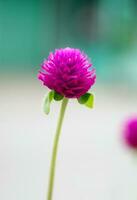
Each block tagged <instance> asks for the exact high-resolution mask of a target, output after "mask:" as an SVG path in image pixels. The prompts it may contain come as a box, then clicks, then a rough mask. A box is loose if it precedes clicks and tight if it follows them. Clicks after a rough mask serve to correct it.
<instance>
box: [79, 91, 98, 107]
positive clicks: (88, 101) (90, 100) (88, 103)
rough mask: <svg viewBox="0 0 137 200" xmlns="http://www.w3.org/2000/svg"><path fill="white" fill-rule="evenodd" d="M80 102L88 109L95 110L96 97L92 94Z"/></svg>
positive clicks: (82, 98)
mask: <svg viewBox="0 0 137 200" xmlns="http://www.w3.org/2000/svg"><path fill="white" fill-rule="evenodd" d="M78 102H79V103H80V104H83V105H85V106H87V107H88V108H93V106H94V96H93V94H91V93H88V92H87V93H86V94H84V95H82V96H81V97H80V98H78Z"/></svg>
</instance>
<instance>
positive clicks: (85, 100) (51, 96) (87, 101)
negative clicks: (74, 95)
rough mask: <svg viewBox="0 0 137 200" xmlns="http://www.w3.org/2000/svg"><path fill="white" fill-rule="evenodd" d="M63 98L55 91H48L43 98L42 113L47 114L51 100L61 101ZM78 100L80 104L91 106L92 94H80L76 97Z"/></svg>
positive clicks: (92, 102) (92, 103)
mask: <svg viewBox="0 0 137 200" xmlns="http://www.w3.org/2000/svg"><path fill="white" fill-rule="evenodd" d="M63 98H64V97H63V96H62V95H60V94H58V93H57V92H55V91H53V90H52V91H50V92H49V93H48V95H47V96H46V97H45V99H44V113H45V114H47V115H48V114H49V112H50V104H51V102H52V100H55V101H61V100H62V99H63ZM78 102H79V103H80V104H83V105H85V106H87V107H88V108H93V105H94V96H93V94H91V93H86V94H84V95H82V96H81V97H80V98H78Z"/></svg>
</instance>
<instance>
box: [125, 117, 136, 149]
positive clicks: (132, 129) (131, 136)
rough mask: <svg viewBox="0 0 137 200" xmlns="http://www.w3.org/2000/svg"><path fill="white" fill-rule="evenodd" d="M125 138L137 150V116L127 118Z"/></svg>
mask: <svg viewBox="0 0 137 200" xmlns="http://www.w3.org/2000/svg"><path fill="white" fill-rule="evenodd" d="M124 139H125V142H126V144H127V145H128V146H129V147H130V148H133V149H136V150H137V116H136V117H132V118H130V119H128V120H127V122H126V124H125V127H124Z"/></svg>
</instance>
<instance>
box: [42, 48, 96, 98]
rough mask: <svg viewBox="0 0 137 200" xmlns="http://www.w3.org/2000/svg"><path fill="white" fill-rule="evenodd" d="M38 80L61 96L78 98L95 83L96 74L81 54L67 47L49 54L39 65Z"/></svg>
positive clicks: (77, 50)
mask: <svg viewBox="0 0 137 200" xmlns="http://www.w3.org/2000/svg"><path fill="white" fill-rule="evenodd" d="M38 78H39V79H40V80H41V81H42V82H43V84H44V85H45V86H47V87H48V88H49V89H51V90H54V91H56V92H57V93H59V94H61V95H62V96H65V97H67V98H79V97H80V96H82V95H83V94H85V93H86V92H87V91H88V90H89V89H90V87H91V86H92V85H93V84H94V83H95V79H96V74H95V69H94V68H93V67H92V64H91V63H90V61H89V59H88V57H87V56H86V55H85V54H84V53H83V52H81V51H80V50H79V49H73V48H69V47H67V48H64V49H57V50H55V52H54V53H50V55H49V57H48V59H47V60H44V62H43V64H42V65H41V70H40V71H39V74H38Z"/></svg>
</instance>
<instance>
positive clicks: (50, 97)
mask: <svg viewBox="0 0 137 200" xmlns="http://www.w3.org/2000/svg"><path fill="white" fill-rule="evenodd" d="M53 99H54V100H55V101H60V100H62V99H63V96H62V95H60V94H58V93H57V92H55V91H53V90H52V91H50V92H49V93H48V95H47V96H46V97H45V98H44V113H45V114H47V115H48V114H49V112H50V104H51V102H52V100H53Z"/></svg>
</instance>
